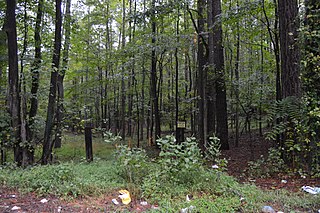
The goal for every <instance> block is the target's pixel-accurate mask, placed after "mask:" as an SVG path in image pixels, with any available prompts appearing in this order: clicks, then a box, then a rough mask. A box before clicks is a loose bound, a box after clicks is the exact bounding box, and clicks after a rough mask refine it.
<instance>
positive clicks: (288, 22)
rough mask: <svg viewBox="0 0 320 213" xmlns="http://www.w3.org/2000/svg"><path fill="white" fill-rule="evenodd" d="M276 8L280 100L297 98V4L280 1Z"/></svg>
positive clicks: (298, 86) (299, 88) (298, 90)
mask: <svg viewBox="0 0 320 213" xmlns="http://www.w3.org/2000/svg"><path fill="white" fill-rule="evenodd" d="M278 8H279V24H280V25H279V30H280V52H281V85H282V98H286V97H289V96H296V97H299V96H300V95H301V86H300V80H299V64H300V57H299V46H298V27H299V17H298V3H297V0H280V1H278Z"/></svg>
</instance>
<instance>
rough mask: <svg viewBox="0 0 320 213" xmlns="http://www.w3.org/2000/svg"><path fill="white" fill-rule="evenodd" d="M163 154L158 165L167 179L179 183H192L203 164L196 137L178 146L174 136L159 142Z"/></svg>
mask: <svg viewBox="0 0 320 213" xmlns="http://www.w3.org/2000/svg"><path fill="white" fill-rule="evenodd" d="M157 144H158V145H159V147H160V149H161V152H160V154H159V159H158V163H159V165H160V167H161V169H162V171H164V172H165V173H164V175H165V176H166V178H167V179H169V180H172V181H174V182H177V183H192V182H193V181H194V179H193V176H194V175H196V174H197V173H198V172H199V169H200V168H201V165H202V163H203V161H202V157H201V151H200V149H199V147H198V143H197V141H196V139H195V138H194V137H192V138H187V139H186V141H185V142H182V143H181V144H177V143H176V140H175V138H174V136H166V137H164V138H160V139H158V140H157Z"/></svg>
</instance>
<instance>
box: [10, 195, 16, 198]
mask: <svg viewBox="0 0 320 213" xmlns="http://www.w3.org/2000/svg"><path fill="white" fill-rule="evenodd" d="M9 197H11V198H15V197H17V196H16V195H9Z"/></svg>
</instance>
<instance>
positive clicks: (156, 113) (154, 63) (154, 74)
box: [151, 0, 161, 140]
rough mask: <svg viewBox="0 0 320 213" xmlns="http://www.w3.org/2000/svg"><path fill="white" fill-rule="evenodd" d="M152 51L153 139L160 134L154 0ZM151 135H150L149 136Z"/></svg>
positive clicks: (153, 2)
mask: <svg viewBox="0 0 320 213" xmlns="http://www.w3.org/2000/svg"><path fill="white" fill-rule="evenodd" d="M152 10H153V12H152V17H151V21H152V22H151V25H152V26H151V28H152V42H151V43H152V51H151V95H152V96H151V99H152V104H153V115H154V122H155V140H156V139H158V138H160V136H161V128H160V112H159V97H158V93H157V56H156V47H155V45H156V20H155V19H156V17H155V0H152ZM151 137H152V136H151Z"/></svg>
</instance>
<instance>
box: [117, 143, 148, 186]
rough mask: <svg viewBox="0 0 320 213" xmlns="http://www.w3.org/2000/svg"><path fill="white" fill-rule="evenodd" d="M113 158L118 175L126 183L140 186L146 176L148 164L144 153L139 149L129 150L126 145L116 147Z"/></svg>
mask: <svg viewBox="0 0 320 213" xmlns="http://www.w3.org/2000/svg"><path fill="white" fill-rule="evenodd" d="M115 157H116V159H117V161H116V164H115V165H116V167H117V168H118V174H119V175H120V177H122V178H123V179H124V180H126V181H127V182H128V183H135V184H141V183H142V181H143V177H144V176H146V175H147V174H148V171H149V166H150V165H149V163H148V159H147V154H146V151H145V150H143V149H141V148H130V147H128V146H126V145H119V146H117V149H116V152H115Z"/></svg>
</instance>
